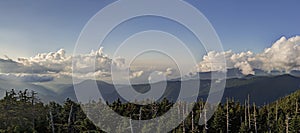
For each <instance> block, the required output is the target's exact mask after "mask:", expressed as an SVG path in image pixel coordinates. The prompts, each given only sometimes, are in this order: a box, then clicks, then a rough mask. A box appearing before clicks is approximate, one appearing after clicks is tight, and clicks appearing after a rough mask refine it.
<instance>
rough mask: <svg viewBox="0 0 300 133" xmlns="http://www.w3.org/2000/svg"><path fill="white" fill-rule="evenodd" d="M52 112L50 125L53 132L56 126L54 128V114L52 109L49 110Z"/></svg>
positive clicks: (53, 132)
mask: <svg viewBox="0 0 300 133" xmlns="http://www.w3.org/2000/svg"><path fill="white" fill-rule="evenodd" d="M49 114H50V125H51V129H52V133H55V128H54V121H53V115H52V111H51V110H50V111H49Z"/></svg>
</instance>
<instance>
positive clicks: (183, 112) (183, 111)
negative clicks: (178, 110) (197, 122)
mask: <svg viewBox="0 0 300 133" xmlns="http://www.w3.org/2000/svg"><path fill="white" fill-rule="evenodd" d="M184 107H185V105H184V103H183V106H182V118H183V119H184V115H185V109H184ZM182 132H183V133H185V119H184V120H183V123H182Z"/></svg>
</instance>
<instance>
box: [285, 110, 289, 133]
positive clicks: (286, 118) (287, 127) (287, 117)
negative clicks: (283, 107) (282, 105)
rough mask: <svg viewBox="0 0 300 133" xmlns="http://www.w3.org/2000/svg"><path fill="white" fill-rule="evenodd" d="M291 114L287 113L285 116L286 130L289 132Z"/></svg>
mask: <svg viewBox="0 0 300 133" xmlns="http://www.w3.org/2000/svg"><path fill="white" fill-rule="evenodd" d="M289 119H290V118H289V115H288V114H286V116H285V132H286V133H288V132H289Z"/></svg>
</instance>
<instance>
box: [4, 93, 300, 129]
mask: <svg viewBox="0 0 300 133" xmlns="http://www.w3.org/2000/svg"><path fill="white" fill-rule="evenodd" d="M249 97H251V96H249ZM299 103H300V91H297V92H295V93H293V94H291V95H289V96H286V97H284V98H281V99H279V100H277V101H275V102H273V103H270V104H266V105H264V106H256V105H255V103H252V102H251V101H249V98H248V99H245V101H243V102H238V101H234V99H232V98H228V99H227V101H226V102H225V103H224V104H220V105H219V106H218V107H217V110H216V112H215V113H214V115H213V117H212V118H211V119H209V120H208V121H207V122H204V124H203V125H198V120H199V118H200V117H205V116H202V114H203V113H202V112H203V111H206V110H209V109H210V107H205V106H204V102H202V101H199V102H198V103H196V105H195V106H194V108H193V109H192V111H191V112H190V113H187V112H186V111H184V109H183V110H181V109H178V114H179V115H181V114H184V113H186V114H185V115H188V117H187V118H186V119H185V120H184V121H183V122H182V123H181V124H180V125H179V126H178V127H177V128H176V129H174V130H173V131H171V132H174V133H182V132H183V133H184V132H186V133H187V132H207V133H219V132H221V133H223V132H233V133H236V132H242V133H244V132H245V133H247V132H253V133H269V132H270V133H271V132H278V133H283V132H291V133H299V132H300V115H299ZM90 104H97V103H95V102H91V103H90ZM107 104H108V105H109V107H110V108H111V109H113V110H114V111H115V112H117V113H119V114H120V115H122V116H127V117H130V119H135V120H141V119H143V120H146V119H151V118H155V117H157V116H161V115H162V114H164V112H166V111H168V110H169V109H170V107H172V106H173V103H171V102H170V101H168V100H166V99H164V100H162V101H161V102H159V103H154V104H151V105H145V106H143V110H142V111H141V106H138V105H134V104H130V103H121V102H120V100H116V101H115V102H113V103H107ZM99 105H101V104H99ZM182 105H183V106H182V107H183V108H184V107H185V106H184V103H182ZM0 112H1V113H0V132H43V133H47V132H49V133H54V132H55V133H57V132H58V133H60V132H64V133H65V132H69V133H77V132H89V133H92V132H103V131H101V130H100V129H99V128H98V127H97V126H95V125H94V124H93V123H92V122H91V121H90V120H89V119H88V118H87V116H86V115H85V113H84V112H83V110H82V109H81V106H80V104H78V103H75V102H73V101H71V100H70V99H66V100H65V102H64V104H62V105H61V104H58V103H55V102H50V103H47V104H44V103H42V102H40V100H39V99H38V97H37V94H36V93H35V92H33V91H31V92H30V91H28V90H25V91H20V92H15V91H14V90H11V91H9V92H6V94H5V97H4V98H3V99H2V100H0ZM141 114H142V115H141ZM204 114H205V113H204ZM101 117H109V115H108V116H101ZM168 119H169V121H170V122H171V121H172V120H171V119H172V118H168ZM166 124H168V123H166ZM124 125H128V123H126V122H124ZM146 126H147V125H146ZM146 126H145V127H141V128H142V130H141V132H148V129H147V127H146ZM126 130H127V131H124V130H113V129H111V132H130V131H131V130H130V129H126ZM156 132H159V131H156Z"/></svg>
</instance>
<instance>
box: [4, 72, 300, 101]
mask: <svg viewBox="0 0 300 133" xmlns="http://www.w3.org/2000/svg"><path fill="white" fill-rule="evenodd" d="M297 74H299V72H297V71H294V72H293V73H291V74H279V73H277V72H276V73H275V72H273V73H271V74H267V73H262V72H261V73H260V74H258V75H247V76H244V75H242V74H241V73H240V72H239V71H236V70H229V73H228V74H227V75H228V77H227V80H226V88H225V91H224V95H223V100H222V102H224V101H225V98H227V97H229V98H234V99H235V100H237V101H240V102H241V103H243V102H244V100H245V99H247V97H248V95H249V96H250V100H251V101H252V102H255V103H256V104H257V105H264V104H267V103H271V102H273V101H275V100H277V99H279V98H281V97H284V96H286V95H288V94H291V93H293V92H295V91H297V90H299V89H300V77H299V76H297ZM200 77H201V79H200V87H199V95H198V96H197V95H195V96H191V97H197V98H198V99H206V97H207V94H208V92H209V89H210V85H211V80H210V79H209V78H210V73H209V72H208V73H200ZM193 80H194V79H191V80H188V81H180V80H169V81H167V86H166V90H165V92H164V94H163V96H162V97H161V99H162V98H168V99H169V100H173V101H174V99H177V97H178V94H179V92H180V87H181V86H180V85H181V83H182V82H192V81H193ZM92 82H94V81H93V80H86V81H83V82H81V83H79V84H76V85H79V86H84V87H89V86H90V84H91V83H92ZM96 83H97V85H98V86H101V87H99V88H101V89H100V92H101V93H102V95H103V96H104V99H105V100H106V101H108V102H113V101H115V100H116V99H118V98H119V99H121V101H123V102H125V100H124V99H122V97H121V96H120V95H119V94H118V93H117V91H116V90H115V86H114V85H113V84H110V83H106V82H103V81H96ZM154 84H156V85H158V84H161V82H158V83H154ZM150 86H151V85H150V84H135V85H132V87H133V88H134V89H135V90H136V91H138V92H140V93H144V92H147V91H149V89H150V88H151V87H150ZM119 87H120V88H121V89H122V88H127V87H130V86H128V85H119ZM11 89H15V90H16V91H19V90H24V89H29V90H32V91H35V92H37V93H38V96H39V98H40V99H41V101H43V102H49V101H55V102H59V103H63V102H64V100H65V99H66V98H70V99H72V100H75V101H76V100H77V99H76V95H75V91H74V85H73V84H71V83H65V84H63V83H60V84H51V85H49V84H42V83H38V84H36V83H26V82H19V81H9V80H4V79H0V96H1V97H3V96H4V94H5V91H9V90H11Z"/></svg>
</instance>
